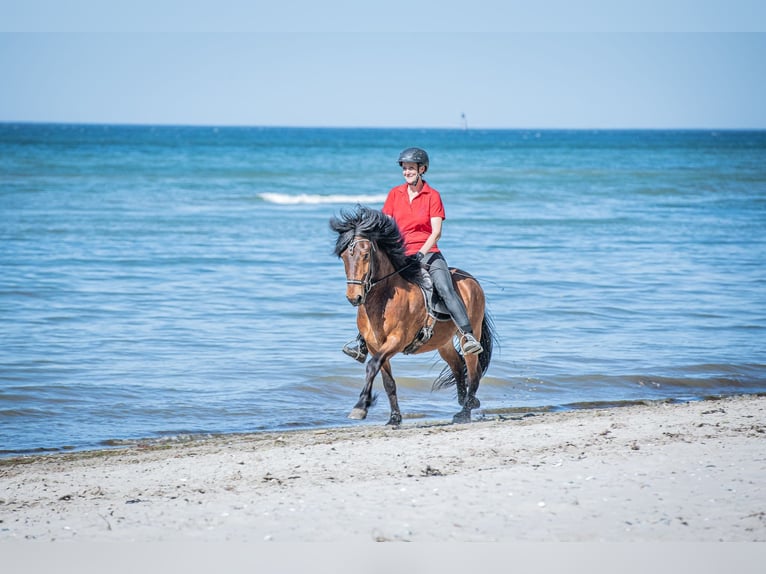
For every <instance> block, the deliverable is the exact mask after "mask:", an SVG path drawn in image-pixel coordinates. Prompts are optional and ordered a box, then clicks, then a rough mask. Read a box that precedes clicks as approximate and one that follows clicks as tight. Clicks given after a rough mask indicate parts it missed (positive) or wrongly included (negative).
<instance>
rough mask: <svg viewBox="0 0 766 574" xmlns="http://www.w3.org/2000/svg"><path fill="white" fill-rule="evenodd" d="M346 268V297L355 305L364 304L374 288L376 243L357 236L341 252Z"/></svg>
mask: <svg viewBox="0 0 766 574" xmlns="http://www.w3.org/2000/svg"><path fill="white" fill-rule="evenodd" d="M340 257H341V259H342V260H343V265H344V267H345V268H346V299H348V302H349V303H351V304H352V305H353V306H354V307H358V306H359V305H364V302H365V301H366V300H367V294H368V293H369V292H370V289H372V285H373V274H374V272H375V271H374V269H375V243H373V242H372V240H370V239H367V238H366V237H361V236H356V237H354V238H353V239H352V240H351V242H350V243H349V244H348V247H347V248H346V249H345V250H344V251H343V253H341V256H340Z"/></svg>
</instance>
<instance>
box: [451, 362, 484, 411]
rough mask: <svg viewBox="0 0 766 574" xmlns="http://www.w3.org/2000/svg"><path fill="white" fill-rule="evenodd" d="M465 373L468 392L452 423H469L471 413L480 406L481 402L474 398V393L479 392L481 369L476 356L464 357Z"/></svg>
mask: <svg viewBox="0 0 766 574" xmlns="http://www.w3.org/2000/svg"><path fill="white" fill-rule="evenodd" d="M465 362H466V371H467V373H468V390H467V393H466V397H465V400H464V401H463V402H462V403H460V404H461V405H462V407H463V409H462V410H461V411H460V412H459V413H457V414H456V415H455V416H453V417H452V422H453V423H470V422H471V411H472V410H473V409H478V408H479V407H480V406H481V401H479V399H477V398H476V392H477V391H478V390H479V381H480V380H481V367H480V366H479V358H478V356H477V355H468V356H467V357H465Z"/></svg>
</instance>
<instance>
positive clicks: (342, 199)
mask: <svg viewBox="0 0 766 574" xmlns="http://www.w3.org/2000/svg"><path fill="white" fill-rule="evenodd" d="M258 197H260V198H261V199H262V200H263V201H267V202H269V203H276V204H279V205H317V204H322V203H363V204H371V203H381V204H382V203H383V202H384V201H385V200H386V196H385V195H342V194H333V195H318V194H309V193H301V194H298V195H289V194H287V193H268V192H267V193H259V194H258Z"/></svg>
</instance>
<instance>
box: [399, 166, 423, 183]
mask: <svg viewBox="0 0 766 574" xmlns="http://www.w3.org/2000/svg"><path fill="white" fill-rule="evenodd" d="M424 171H425V166H423V165H418V164H417V163H413V162H409V161H403V162H402V175H404V180H405V181H406V182H407V183H409V184H414V183H417V181H418V176H420V175H422V174H423V172H424Z"/></svg>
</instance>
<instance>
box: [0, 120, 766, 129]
mask: <svg viewBox="0 0 766 574" xmlns="http://www.w3.org/2000/svg"><path fill="white" fill-rule="evenodd" d="M0 125H58V126H90V127H99V126H101V127H111V126H114V127H137V128H138V127H145V128H151V127H164V128H210V129H327V130H355V129H364V130H434V131H458V132H470V131H766V126H763V127H727V126H691V127H690V126H683V127H682V126H675V127H672V126H665V127H630V126H622V127H589V126H578V127H574V126H562V127H555V126H547V127H541V126H516V127H499V126H498V127H484V126H474V127H463V126H374V125H355V126H350V125H346V126H343V125H337V126H335V125H283V124H227V123H222V124H213V123H188V124H184V123H175V122H160V123H149V122H123V121H116V122H104V121H61V120H54V121H50V120H5V119H0Z"/></svg>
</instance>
